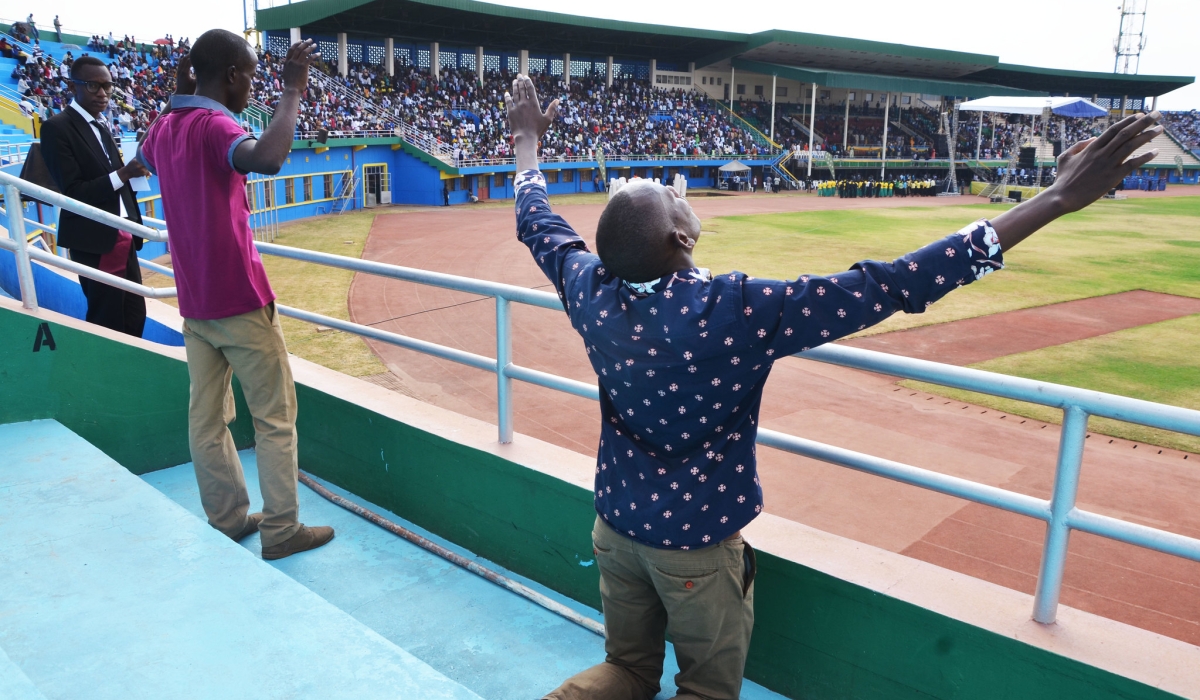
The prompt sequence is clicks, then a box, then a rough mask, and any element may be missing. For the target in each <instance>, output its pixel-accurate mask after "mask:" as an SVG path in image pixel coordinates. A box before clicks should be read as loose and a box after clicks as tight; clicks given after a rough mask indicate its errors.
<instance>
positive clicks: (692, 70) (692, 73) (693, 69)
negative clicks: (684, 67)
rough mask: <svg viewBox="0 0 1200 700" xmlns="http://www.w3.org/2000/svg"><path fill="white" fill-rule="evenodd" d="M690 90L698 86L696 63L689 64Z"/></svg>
mask: <svg viewBox="0 0 1200 700" xmlns="http://www.w3.org/2000/svg"><path fill="white" fill-rule="evenodd" d="M688 75H689V76H691V77H689V78H688V89H689V90H690V89H691V88H692V86H693V85H695V84H696V63H695V62H694V61H693V62H691V63H688Z"/></svg>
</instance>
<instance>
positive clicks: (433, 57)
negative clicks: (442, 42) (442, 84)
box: [429, 41, 442, 80]
mask: <svg viewBox="0 0 1200 700" xmlns="http://www.w3.org/2000/svg"><path fill="white" fill-rule="evenodd" d="M429 74H430V75H432V76H433V79H434V80H440V79H441V77H442V57H441V56H440V55H439V51H438V43H437V42H436V41H435V42H433V43H431V44H429Z"/></svg>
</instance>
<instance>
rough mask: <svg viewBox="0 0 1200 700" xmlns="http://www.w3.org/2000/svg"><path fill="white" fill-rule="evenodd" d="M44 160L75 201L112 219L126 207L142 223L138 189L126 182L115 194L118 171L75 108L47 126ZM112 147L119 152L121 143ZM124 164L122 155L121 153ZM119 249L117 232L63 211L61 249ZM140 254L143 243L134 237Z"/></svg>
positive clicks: (100, 251) (60, 188)
mask: <svg viewBox="0 0 1200 700" xmlns="http://www.w3.org/2000/svg"><path fill="white" fill-rule="evenodd" d="M41 135H42V157H43V159H44V160H45V161H46V167H47V168H48V169H49V170H50V176H51V177H52V178H54V181H55V182H56V183H58V191H59V192H62V193H63V194H65V195H66V196H68V197H70V198H72V199H78V200H79V201H81V202H83V203H85V204H90V205H92V206H93V207H96V208H98V209H103V210H104V211H107V212H110V213H112V214H117V215H118V216H119V215H120V214H121V205H120V202H121V200H122V199H123V200H124V201H125V211H126V214H127V218H128V219H129V220H130V221H135V222H137V223H139V224H140V223H142V216H141V212H140V211H139V210H138V205H137V198H136V197H134V195H133V188H132V187H130V186H129V183H125V185H124V186H123V187H121V189H119V190H114V189H113V187H112V180H110V179H109V173H111V172H113V171H114V170H116V169H117V168H116V167H115V166H113V164H112V163H111V162H110V161H109V159H108V156H106V155H105V154H104V151H103V149H101V147H100V143H99V141H97V140H96V132H95V131H94V130H93V129H92V127H91V125H90V124H88V123H87V120H86V119H84V118H83V117H82V116H81V115H80V114H79V112H77V111H75V109H74V108H73V107H67V108H66V109H64V110H63V111H62V112H60V113H58V114H56V115H54V116H53V117H51V118H50V119H48V120H46V121H45V122H44V123H43V124H42V134H41ZM109 148H119V147H118V146H117V145H116V144H115V142H114V143H112V144H109ZM115 155H116V158H117V160H120V159H121V154H120V151H119V150H118V151H116V153H115ZM116 244H117V229H115V228H113V227H111V226H106V225H104V224H102V223H100V222H98V221H93V220H91V219H88V218H85V217H82V216H79V215H78V214H75V213H73V212H69V211H63V212H62V215H61V216H60V217H59V219H58V245H60V246H62V247H64V248H70V249H71V250H73V251H74V250H77V251H81V252H85V253H94V254H96V255H103V254H104V253H107V252H108V251H110V250H112V249H113V246H115V245H116ZM133 245H134V248H135V249H136V250H141V248H142V239H141V238H138V237H137V236H134V237H133Z"/></svg>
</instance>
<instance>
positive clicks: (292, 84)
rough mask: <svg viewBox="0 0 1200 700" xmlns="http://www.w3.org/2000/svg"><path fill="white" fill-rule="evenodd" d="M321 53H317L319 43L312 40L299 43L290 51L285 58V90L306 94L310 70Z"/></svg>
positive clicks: (293, 45)
mask: <svg viewBox="0 0 1200 700" xmlns="http://www.w3.org/2000/svg"><path fill="white" fill-rule="evenodd" d="M319 58H321V53H320V52H319V51H317V43H316V42H315V41H313V40H312V39H305V40H304V41H297V42H296V43H294V44H292V46H291V48H289V49H288V52H287V55H286V56H284V58H283V87H284V89H285V90H286V89H292V90H299V91H300V92H301V93H303V92H304V90H305V88H307V87H308V69H309V66H311V65H312V64H313V62H315V61H316V60H317V59H319Z"/></svg>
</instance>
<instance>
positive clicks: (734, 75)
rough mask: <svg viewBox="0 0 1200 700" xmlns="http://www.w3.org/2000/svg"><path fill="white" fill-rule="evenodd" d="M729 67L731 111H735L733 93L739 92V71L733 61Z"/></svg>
mask: <svg viewBox="0 0 1200 700" xmlns="http://www.w3.org/2000/svg"><path fill="white" fill-rule="evenodd" d="M729 63H730V66H729V111H730V112H732V111H733V93H734V92H736V91H737V82H736V79H737V69H736V68H734V67H733V65H732V64H733V61H730V62H729Z"/></svg>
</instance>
